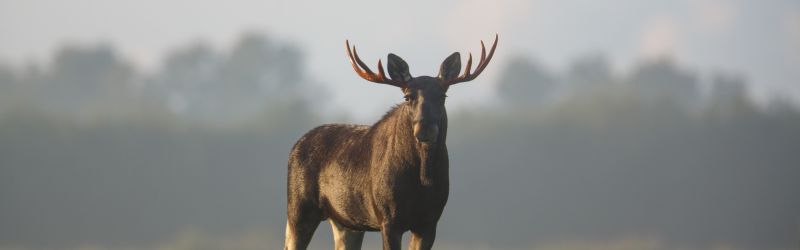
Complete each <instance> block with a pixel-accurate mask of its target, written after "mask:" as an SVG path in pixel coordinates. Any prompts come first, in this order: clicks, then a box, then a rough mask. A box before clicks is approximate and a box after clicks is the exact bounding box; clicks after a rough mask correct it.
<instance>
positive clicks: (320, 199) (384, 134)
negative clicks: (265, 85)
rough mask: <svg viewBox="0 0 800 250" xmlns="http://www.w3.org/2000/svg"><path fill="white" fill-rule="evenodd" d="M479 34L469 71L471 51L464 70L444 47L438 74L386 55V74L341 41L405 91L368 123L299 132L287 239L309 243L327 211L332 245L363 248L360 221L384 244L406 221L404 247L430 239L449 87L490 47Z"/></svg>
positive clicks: (427, 244)
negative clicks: (415, 71)
mask: <svg viewBox="0 0 800 250" xmlns="http://www.w3.org/2000/svg"><path fill="white" fill-rule="evenodd" d="M497 39H498V36H497V35H495V39H494V44H493V45H492V48H491V50H490V51H489V53H488V55H487V54H486V47H485V46H484V44H483V41H481V58H480V62H479V63H478V65H477V66H476V67H475V71H474V72H471V67H472V54H470V55H469V59H468V60H467V65H466V69H465V70H464V73H463V74H461V75H459V73H460V71H461V55H460V54H459V53H458V52H455V53H453V54H451V55H450V56H448V57H447V58H446V59H445V60H444V62H443V63H442V64H441V66H440V68H439V75H438V76H437V77H430V76H418V77H413V76H411V74H410V73H409V70H408V64H406V62H405V61H403V59H401V58H400V57H398V56H397V55H395V54H392V53H390V54H389V55H388V61H387V62H388V65H387V69H388V71H389V77H387V76H386V75H385V73H384V70H383V65H381V61H380V60H378V73H377V74H376V73H374V72H373V71H372V70H370V69H369V67H367V65H366V64H365V63H364V62H363V61H361V59H360V58H359V57H358V52H356V48H355V46H353V47H352V50H351V48H350V42H349V41H347V40H346V41H345V46H346V47H347V55H348V57H349V58H350V64H351V65H352V66H353V69H354V70H355V71H356V73H357V74H358V75H359V76H361V78H364V79H365V80H367V81H370V82H374V83H382V84H388V85H392V86H395V87H398V88H400V89H401V90H402V91H403V94H404V97H405V102H402V103H401V104H398V105H396V106H394V107H393V108H392V109H391V110H389V112H387V113H386V115H384V116H383V118H381V119H380V120H379V121H378V122H376V123H375V124H374V125H372V126H366V125H350V124H327V125H322V126H319V127H316V128H314V129H312V130H310V131H309V132H308V133H306V134H305V135H303V136H302V137H301V138H300V139H299V140H298V141H297V143H295V145H294V147H293V148H292V150H291V153H290V154H289V164H288V165H289V166H288V167H289V171H288V184H287V196H288V203H287V217H288V219H287V222H286V241H285V247H284V249H287V250H294V249H306V247H308V244H309V242H310V241H311V237H312V235H313V234H314V231H315V230H316V228H317V226H319V223H320V222H321V221H323V220H326V219H328V220H329V222H330V224H331V226H332V228H333V238H334V241H335V242H334V244H335V249H360V248H361V243H362V240H363V238H364V231H380V232H381V238H382V240H383V249H400V246H401V240H402V235H403V233H404V232H406V231H411V233H412V235H411V240H410V243H409V249H431V247H432V246H433V241H434V238H435V237H436V224H437V223H438V221H439V217H440V216H441V215H442V211H443V210H444V206H445V204H446V203H447V196H448V192H449V168H450V166H449V162H448V156H447V145H446V144H445V141H446V138H447V112H446V110H445V105H444V103H445V98H446V97H447V96H446V95H445V93H447V89H448V88H449V87H450V86H451V85H453V84H456V83H461V82H467V81H471V80H473V79H475V78H477V77H478V75H480V74H481V72H483V70H484V69H485V68H486V66H487V65H488V64H489V61H490V60H491V59H492V56H493V55H494V51H495V48H496V47H497Z"/></svg>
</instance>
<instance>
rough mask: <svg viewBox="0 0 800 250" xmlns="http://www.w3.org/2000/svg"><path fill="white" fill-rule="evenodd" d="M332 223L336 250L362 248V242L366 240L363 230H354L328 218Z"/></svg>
mask: <svg viewBox="0 0 800 250" xmlns="http://www.w3.org/2000/svg"><path fill="white" fill-rule="evenodd" d="M328 221H329V222H330V223H331V229H332V231H333V243H334V248H333V249H335V250H353V249H361V243H362V242H363V241H364V232H363V231H353V230H350V229H347V228H345V227H344V226H342V225H341V224H339V223H336V222H335V221H333V219H328Z"/></svg>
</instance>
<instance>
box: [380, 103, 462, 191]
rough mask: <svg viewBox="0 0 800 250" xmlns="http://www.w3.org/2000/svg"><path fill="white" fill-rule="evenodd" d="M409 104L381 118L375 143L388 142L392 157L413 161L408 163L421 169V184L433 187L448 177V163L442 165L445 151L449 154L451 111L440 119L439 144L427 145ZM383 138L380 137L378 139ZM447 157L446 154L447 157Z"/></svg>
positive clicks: (388, 150)
mask: <svg viewBox="0 0 800 250" xmlns="http://www.w3.org/2000/svg"><path fill="white" fill-rule="evenodd" d="M407 108H409V107H408V106H407V105H402V104H401V105H398V106H396V107H395V108H393V109H392V110H391V111H389V113H387V114H386V115H385V116H384V117H383V118H382V119H381V120H380V121H378V122H377V123H376V124H375V125H374V126H373V129H374V130H375V132H377V134H376V138H373V140H374V142H378V143H381V144H384V143H385V147H384V148H385V149H386V150H387V151H385V152H384V153H385V154H387V156H389V157H388V159H393V160H399V161H401V162H406V163H411V164H408V165H411V166H414V167H418V168H419V173H420V175H419V177H420V183H421V184H422V185H423V186H431V185H433V184H434V183H435V182H437V181H442V178H445V179H446V178H448V176H447V172H448V169H446V168H447V167H448V166H447V165H446V164H441V159H442V158H443V154H446V153H447V151H446V139H447V112H446V111H445V112H444V113H443V114H442V118H441V120H440V121H439V124H438V125H439V133H438V135H437V138H436V142H435V143H430V144H423V143H419V142H417V140H416V138H415V136H414V132H413V125H414V124H413V122H412V119H411V117H409V116H408V115H406V114H407V113H408V110H406V109H407ZM377 137H380V138H377ZM445 157H446V156H445ZM445 181H446V180H445Z"/></svg>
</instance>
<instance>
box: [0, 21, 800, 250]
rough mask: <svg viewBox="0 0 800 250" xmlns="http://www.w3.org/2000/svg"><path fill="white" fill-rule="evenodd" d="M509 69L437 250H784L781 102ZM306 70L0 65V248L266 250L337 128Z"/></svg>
mask: <svg viewBox="0 0 800 250" xmlns="http://www.w3.org/2000/svg"><path fill="white" fill-rule="evenodd" d="M504 59H507V58H497V59H496V60H504ZM507 60H510V61H509V63H507V64H506V65H508V67H506V68H494V69H492V70H497V71H500V72H501V73H500V74H499V75H501V76H502V77H500V78H499V80H498V81H499V82H497V84H495V86H496V87H497V89H496V93H497V96H496V97H495V98H496V99H497V100H498V101H497V104H496V105H490V106H484V107H477V108H470V109H451V110H450V118H449V120H450V125H449V131H450V134H449V136H448V139H449V140H448V147H449V148H450V158H451V171H450V172H451V183H452V184H451V196H450V201H449V203H448V206H447V208H446V209H445V213H444V216H443V218H442V220H441V221H440V223H439V233H438V238H437V246H441V247H443V248H447V247H450V248H453V249H459V248H469V247H468V246H472V247H473V249H532V248H533V249H587V248H593V249H600V248H603V247H605V248H608V249H621V248H624V246H629V248H630V249H678V248H680V249H712V248H713V249H719V248H720V247H723V248H724V247H728V248H731V249H789V248H794V249H796V248H797V247H800V195H798V190H800V153H799V152H800V151H798V149H800V110H799V109H798V108H797V107H796V106H795V105H792V104H791V100H787V99H774V100H772V101H770V102H769V103H768V104H766V105H756V104H754V102H753V101H752V100H751V99H750V98H749V97H748V95H749V94H748V93H749V91H748V83H747V79H746V76H744V75H741V74H738V73H717V72H696V71H695V70H692V69H691V68H687V67H685V66H682V65H679V64H677V63H675V62H674V61H673V60H670V59H661V60H655V61H642V62H640V63H638V64H637V65H636V66H634V67H632V68H631V69H627V70H626V72H625V73H620V72H615V71H613V70H612V69H611V66H610V62H609V60H608V59H607V58H605V57H604V56H603V55H599V54H595V55H586V56H583V57H579V58H576V59H575V60H573V62H572V64H571V65H570V66H569V67H567V68H566V69H565V70H563V71H556V70H552V69H549V68H547V67H546V66H543V65H541V64H539V63H537V62H536V61H535V59H534V58H529V57H523V56H520V57H517V58H508V59H507ZM307 63H309V62H306V61H304V60H303V53H302V50H301V48H297V47H294V46H293V45H291V44H289V43H287V42H283V41H280V40H277V39H273V38H271V37H269V36H266V35H264V34H256V33H251V34H245V35H243V36H242V37H241V38H240V40H239V42H238V43H237V44H236V45H235V46H234V47H233V48H230V49H229V50H225V51H221V50H217V49H215V48H212V47H210V46H208V45H205V44H203V43H196V44H190V45H187V46H186V47H183V48H180V49H177V50H175V51H172V52H171V53H169V54H168V55H167V56H166V57H165V59H164V61H163V62H162V65H161V67H160V68H159V69H158V70H156V71H154V72H150V73H144V72H141V71H139V70H138V69H137V68H136V67H135V65H133V64H132V63H130V62H129V61H128V60H127V59H126V58H123V57H122V56H120V54H119V52H118V51H116V50H115V49H114V47H113V46H111V45H108V44H99V45H69V46H64V47H63V48H61V49H60V50H58V51H57V52H56V53H55V54H54V55H53V58H52V60H51V62H49V63H48V64H46V65H40V64H31V65H28V66H25V67H14V66H9V65H10V64H2V63H1V62H0V248H8V249H42V248H48V249H72V248H75V249H78V248H85V249H97V248H100V249H131V248H133V249H149V248H153V249H248V248H254V249H279V248H280V247H281V245H282V244H283V229H284V225H285V193H286V190H285V176H286V158H287V154H288V151H289V149H290V147H291V145H292V144H293V143H294V141H295V140H296V139H297V138H299V137H300V136H301V135H302V134H303V133H304V132H305V131H307V130H309V129H311V128H313V127H314V126H316V125H319V124H321V123H322V122H347V121H346V120H335V119H334V118H333V117H332V116H331V115H328V114H321V113H319V112H317V111H315V110H320V109H321V108H320V107H322V106H324V105H331V104H330V103H329V100H328V99H326V98H325V96H326V95H327V94H326V90H325V88H326V86H328V85H329V84H334V83H323V82H320V81H317V80H315V79H316V78H315V76H312V75H310V74H309V73H308V72H307V71H306V64H307ZM342 63H346V61H343V62H342ZM354 79H357V78H355V77H354ZM358 81H359V80H354V82H353V83H335V84H363V83H361V82H358ZM483 84H489V83H483ZM364 87H368V85H364ZM463 87H469V86H463ZM453 98H457V97H453ZM386 109H387V110H388V109H389V107H386ZM342 112H346V111H342ZM377 119H378V117H375V120H377ZM327 227H328V225H327V224H321V226H320V229H318V231H317V234H316V236H315V238H316V240H315V241H314V243H313V244H314V245H313V247H314V248H315V249H317V248H318V249H326V248H330V244H331V243H330V242H329V239H330V236H329V233H328V232H327V229H326V228H327ZM370 237H377V235H375V236H368V238H370ZM368 240H372V239H371V238H370V239H368ZM616 240H620V241H619V242H622V243H619V245H615V243H614V242H618V241H616ZM609 241H610V242H611V243H609ZM559 242H567V243H564V245H559V244H560V243H559ZM576 242H577V243H576ZM586 242H589V243H586ZM592 242H601V243H598V244H599V245H597V244H594V243H592ZM476 246H477V247H476ZM570 247H571V248H570Z"/></svg>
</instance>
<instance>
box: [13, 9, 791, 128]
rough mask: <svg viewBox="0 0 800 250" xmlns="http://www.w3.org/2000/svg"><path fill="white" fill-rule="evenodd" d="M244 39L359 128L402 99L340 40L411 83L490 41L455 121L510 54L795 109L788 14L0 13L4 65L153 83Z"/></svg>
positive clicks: (454, 94) (459, 97)
mask: <svg viewBox="0 0 800 250" xmlns="http://www.w3.org/2000/svg"><path fill="white" fill-rule="evenodd" d="M250 30H255V31H263V32H267V33H268V34H270V35H272V36H275V37H277V38H279V39H282V40H286V41H291V42H293V43H297V44H298V45H300V46H301V47H302V48H303V49H304V51H305V53H306V60H307V62H308V65H309V68H310V70H311V72H312V73H313V74H314V75H315V77H317V78H319V80H321V81H323V82H325V83H326V84H328V85H329V89H331V90H332V94H333V100H334V102H335V103H336V104H337V105H340V107H344V108H345V109H347V110H350V111H351V112H352V113H354V114H355V115H356V118H357V119H358V120H362V121H372V120H375V119H377V116H378V114H380V113H382V112H384V111H385V110H387V109H388V107H389V106H390V105H391V104H392V103H397V102H399V101H401V100H402V95H401V94H399V91H397V90H395V89H393V88H392V87H389V86H385V85H374V84H372V85H370V84H368V83H367V82H366V81H363V80H361V79H359V78H358V77H357V76H356V75H355V74H354V73H353V72H352V69H351V68H350V65H349V64H348V62H347V59H346V57H345V52H344V40H345V39H350V41H351V42H352V43H353V44H355V45H357V46H358V48H359V54H360V55H361V56H362V58H363V59H364V60H365V61H367V62H369V63H370V65H374V63H375V62H377V59H378V58H383V59H384V60H385V57H386V54H387V53H389V52H393V53H396V54H398V55H400V56H401V57H403V58H404V59H405V60H406V61H407V62H408V63H409V64H410V67H411V72H412V74H413V75H433V74H435V73H436V71H437V70H438V65H439V63H440V62H441V60H443V59H444V58H445V57H446V56H447V55H449V54H450V53H452V52H454V51H460V52H462V55H466V52H469V51H472V52H474V53H479V48H480V47H479V40H481V39H483V40H490V39H491V38H492V37H493V35H494V34H495V33H498V34H500V43H499V46H498V52H497V54H496V56H495V57H496V61H494V64H493V65H490V66H489V68H488V69H487V70H486V73H485V74H484V76H483V77H481V78H479V79H478V80H476V81H474V82H471V83H469V84H463V85H459V86H457V87H456V88H453V89H451V91H450V94H449V95H450V96H451V98H449V99H448V100H449V101H448V102H449V104H448V105H449V106H450V108H451V109H457V108H463V107H467V106H469V105H472V104H484V103H486V102H490V101H491V100H490V99H491V98H490V97H491V96H492V91H493V86H491V84H494V81H492V79H495V78H496V77H497V74H498V73H499V72H500V68H501V67H502V66H503V65H502V64H503V63H504V61H505V60H504V59H507V58H510V57H512V56H513V54H517V53H519V54H525V55H528V56H531V57H534V58H536V59H537V60H539V61H541V62H542V63H544V64H545V65H547V66H549V67H551V69H553V70H562V69H563V68H564V67H565V64H566V63H568V62H569V61H570V60H572V59H574V58H575V57H578V56H581V55H583V54H586V53H595V52H602V53H606V54H607V55H608V57H609V58H610V59H611V60H612V61H613V63H614V65H615V68H616V69H617V70H621V71H623V73H624V71H625V70H628V69H629V66H630V65H631V64H634V63H636V62H637V61H640V60H643V59H646V58H650V57H658V56H662V55H664V54H671V55H673V57H674V58H675V60H676V61H677V62H678V63H680V64H682V65H685V66H686V67H688V68H692V69H697V70H699V71H700V73H703V74H706V73H711V72H714V71H724V72H741V73H744V74H746V75H747V76H748V79H749V81H750V83H752V84H753V90H754V93H753V94H754V96H755V97H757V98H760V99H761V100H763V99H764V98H765V97H768V96H773V95H786V96H791V97H792V98H793V99H794V100H795V101H796V102H800V101H798V100H800V82H798V80H797V79H800V1H796V0H794V1H778V0H776V1H741V0H677V1H638V0H614V1H591V0H582V1H569V0H568V1H563V0H562V1H557V0H532V1H518V0H499V1H479V0H465V1H455V0H448V1H423V0H408V1H373V0H343V1H308V0H286V1H253V0H230V1H163V0H138V1H119V0H71V1H55V0H25V1H18V0H17V1H9V0H0V61H2V62H5V63H10V64H12V65H22V64H25V63H26V62H42V63H46V62H47V60H48V59H49V56H50V55H52V53H53V51H55V49H56V48H57V47H58V46H59V45H61V44H63V43H89V44H94V43H97V42H109V43H111V44H113V45H115V46H116V47H117V48H118V49H119V50H120V52H121V53H122V54H123V55H124V56H125V57H127V58H131V59H133V60H135V63H136V64H137V65H138V66H139V67H141V68H142V69H144V70H152V69H155V68H157V67H158V62H159V61H160V59H161V57H162V56H163V55H165V54H166V52H168V51H170V50H172V49H175V48H178V47H182V46H186V45H187V44H191V43H193V42H196V41H198V40H203V41H206V42H208V43H210V44H212V45H214V46H215V47H217V48H218V49H227V48H230V47H231V45H232V43H233V42H234V41H235V40H236V39H237V38H238V37H239V35H241V34H242V33H243V32H245V31H250ZM487 42H488V41H487ZM701 77H707V75H701ZM353 100H358V101H360V102H361V103H358V102H356V101H353Z"/></svg>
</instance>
